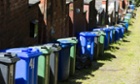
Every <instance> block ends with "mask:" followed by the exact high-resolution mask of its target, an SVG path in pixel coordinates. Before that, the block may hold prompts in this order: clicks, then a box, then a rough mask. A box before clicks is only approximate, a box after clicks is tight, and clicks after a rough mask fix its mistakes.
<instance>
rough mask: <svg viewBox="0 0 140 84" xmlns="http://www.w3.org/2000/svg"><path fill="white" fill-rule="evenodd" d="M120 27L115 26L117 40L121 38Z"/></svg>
mask: <svg viewBox="0 0 140 84" xmlns="http://www.w3.org/2000/svg"><path fill="white" fill-rule="evenodd" d="M119 31H120V28H119V27H116V26H115V42H116V41H118V40H119V39H120V34H119V33H120V32H119Z"/></svg>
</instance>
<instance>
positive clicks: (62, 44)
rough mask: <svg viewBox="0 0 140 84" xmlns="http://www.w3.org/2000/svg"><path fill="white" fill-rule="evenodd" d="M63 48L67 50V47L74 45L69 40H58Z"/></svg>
mask: <svg viewBox="0 0 140 84" xmlns="http://www.w3.org/2000/svg"><path fill="white" fill-rule="evenodd" d="M57 41H58V42H59V44H60V46H61V48H65V47H71V46H72V45H73V44H72V43H71V42H69V41H68V40H65V39H63V40H57Z"/></svg>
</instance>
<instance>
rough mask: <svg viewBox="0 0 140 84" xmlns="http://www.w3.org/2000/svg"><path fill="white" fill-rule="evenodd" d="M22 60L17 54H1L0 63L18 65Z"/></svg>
mask: <svg viewBox="0 0 140 84" xmlns="http://www.w3.org/2000/svg"><path fill="white" fill-rule="evenodd" d="M19 60H20V58H19V57H17V55H16V54H15V53H9V52H8V53H6V52H1V53H0V63H16V62H17V61H19Z"/></svg>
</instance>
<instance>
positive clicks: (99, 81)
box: [59, 7, 140, 84]
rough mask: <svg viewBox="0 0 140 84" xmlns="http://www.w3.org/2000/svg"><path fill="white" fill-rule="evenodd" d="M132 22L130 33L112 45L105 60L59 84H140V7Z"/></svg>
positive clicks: (95, 62) (96, 62) (77, 72)
mask: <svg viewBox="0 0 140 84" xmlns="http://www.w3.org/2000/svg"><path fill="white" fill-rule="evenodd" d="M132 21H133V23H132V25H130V26H129V33H127V34H126V36H125V38H124V39H123V40H121V41H119V42H118V43H115V44H112V45H111V46H112V48H111V49H109V50H106V51H105V54H106V55H105V57H104V58H103V59H101V60H98V61H94V62H93V65H92V67H91V68H88V69H82V70H76V73H75V75H74V76H71V77H70V78H69V79H68V80H67V81H64V82H59V84H140V7H139V8H137V11H136V17H135V19H133V20H132Z"/></svg>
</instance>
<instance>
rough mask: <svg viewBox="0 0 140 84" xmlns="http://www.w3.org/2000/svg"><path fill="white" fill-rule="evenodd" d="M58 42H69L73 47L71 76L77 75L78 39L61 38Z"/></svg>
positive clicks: (71, 49) (71, 52)
mask: <svg viewBox="0 0 140 84" xmlns="http://www.w3.org/2000/svg"><path fill="white" fill-rule="evenodd" d="M58 40H68V41H69V42H70V43H72V44H73V45H72V46H71V48H70V75H74V73H75V62H76V45H77V43H78V39H77V38H76V37H68V38H61V39H58Z"/></svg>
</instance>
